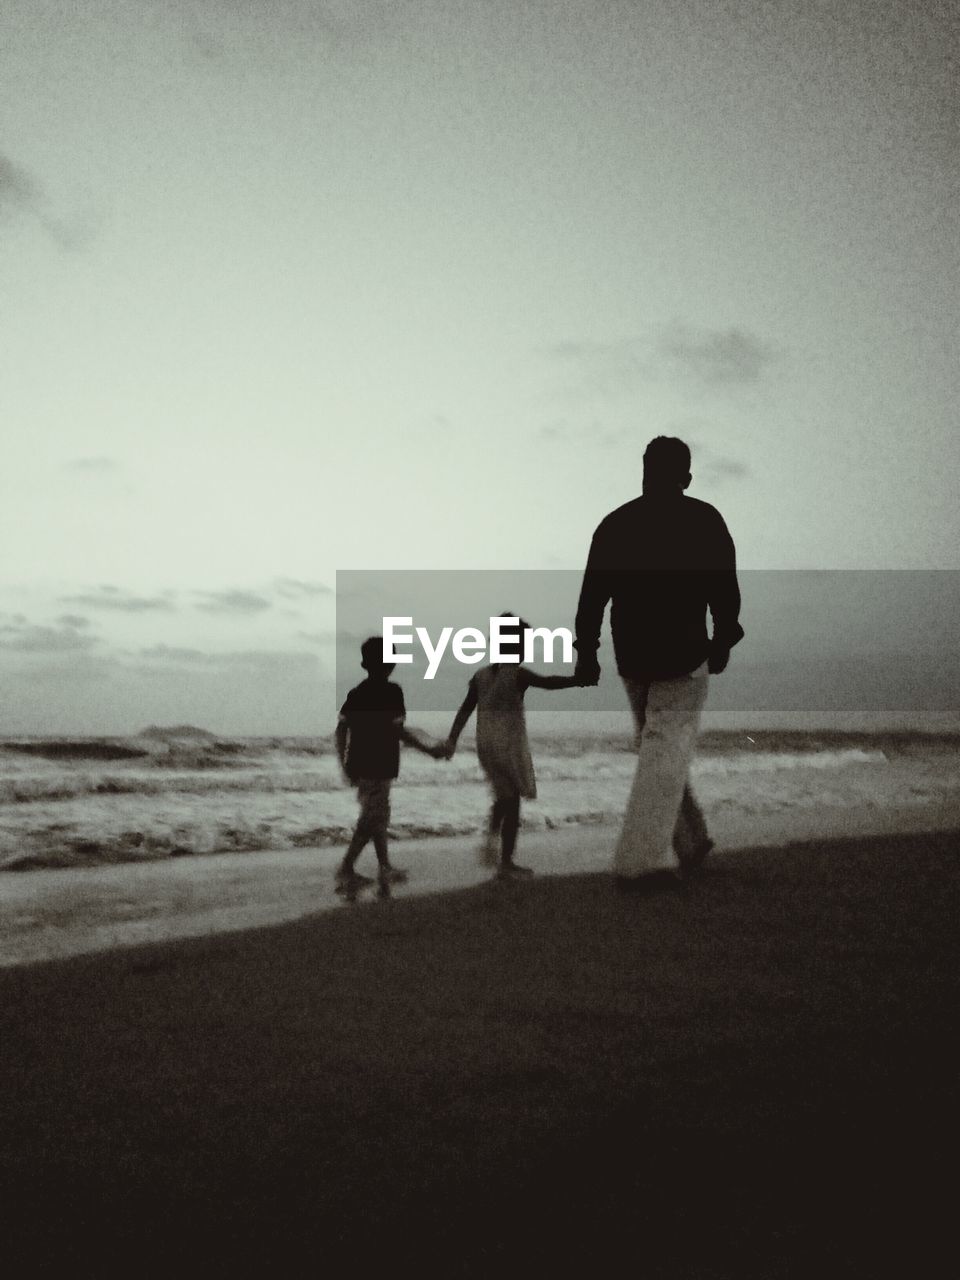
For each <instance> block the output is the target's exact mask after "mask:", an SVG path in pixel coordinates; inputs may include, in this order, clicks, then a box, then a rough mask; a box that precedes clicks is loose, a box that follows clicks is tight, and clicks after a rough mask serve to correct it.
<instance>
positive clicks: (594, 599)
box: [576, 494, 743, 680]
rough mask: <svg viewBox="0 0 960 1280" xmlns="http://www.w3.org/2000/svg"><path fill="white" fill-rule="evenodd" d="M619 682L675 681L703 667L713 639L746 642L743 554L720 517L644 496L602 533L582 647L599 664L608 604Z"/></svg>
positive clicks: (686, 502)
mask: <svg viewBox="0 0 960 1280" xmlns="http://www.w3.org/2000/svg"><path fill="white" fill-rule="evenodd" d="M608 600H610V601H612V604H611V608H610V629H611V631H612V633H613V649H614V653H615V655H616V660H617V670H618V671H619V673H620V675H622V676H628V677H631V678H633V679H637V680H667V679H671V678H673V677H676V676H681V675H686V674H688V673H689V672H691V671H694V670H696V669H697V667H699V666H701V665H702V663H703V662H704V660H705V659H706V658H707V656H708V654H709V652H710V639H709V637H708V635H707V626H706V614H707V610H708V609H709V611H710V614H711V616H712V618H713V638H714V640H715V641H716V642H717V643H718V644H719V645H721V646H727V647H732V646H733V645H735V644H736V643H737V641H738V640H740V639H741V637H742V636H743V628H742V627H741V626H740V623H739V613H740V589H739V587H738V585H737V572H736V552H735V550H734V545H733V539H732V538H731V537H730V534H729V532H728V530H727V526H726V524H725V523H724V520H723V517H722V516H721V515H720V512H719V511H717V509H716V508H715V507H712V506H711V505H710V504H709V503H708V502H701V501H700V500H699V499H698V498H688V497H686V496H685V495H683V494H678V495H672V496H664V497H660V496H657V497H652V496H649V495H644V496H643V497H640V498H635V499H634V500H633V501H632V502H627V503H625V504H624V506H622V507H618V508H617V510H616V511H612V512H611V513H610V514H609V515H608V516H607V517H606V518H605V519H604V520H602V521H601V522H600V524H599V525H598V526H597V529H596V532H595V533H594V535H593V542H592V543H591V546H590V555H589V558H588V560H587V568H586V571H585V573H584V576H583V586H582V588H581V592H580V603H579V607H578V609H577V622H576V629H577V647H578V649H579V651H580V652H581V653H583V654H591V653H593V652H594V650H595V649H596V648H597V645H598V643H599V639H600V627H601V624H602V622H603V613H604V609H605V608H606V605H607V601H608Z"/></svg>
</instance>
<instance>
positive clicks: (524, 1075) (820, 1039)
mask: <svg viewBox="0 0 960 1280" xmlns="http://www.w3.org/2000/svg"><path fill="white" fill-rule="evenodd" d="M958 844H960V841H958V836H957V834H955V833H951V834H936V833H929V834H926V835H914V836H897V835H885V836H884V835H878V836H860V837H857V838H849V837H848V838H846V839H842V838H834V839H832V840H826V839H812V840H810V841H808V842H805V843H795V844H791V845H789V846H786V847H780V848H775V847H774V848H757V849H753V850H750V849H747V850H742V851H739V852H736V853H731V854H729V855H727V856H721V857H720V858H718V859H717V860H716V862H710V863H708V864H707V866H706V868H705V871H704V875H703V879H702V881H700V882H698V883H697V884H696V885H695V886H692V888H691V891H690V892H689V893H688V894H684V895H666V896H662V897H656V898H650V899H644V898H640V899H638V898H636V897H634V896H633V895H622V894H617V893H614V892H611V887H610V885H609V881H608V880H607V878H606V877H605V876H604V875H602V874H597V873H596V872H595V871H594V872H588V873H581V874H573V875H569V876H553V875H544V876H540V877H536V878H535V879H534V880H532V881H530V882H528V883H524V884H522V885H512V886H506V887H505V888H506V892H502V891H501V887H500V886H496V885H492V884H491V885H484V884H475V885H473V886H472V887H469V888H466V889H463V890H460V891H456V892H449V893H445V894H443V895H442V896H432V897H431V896H415V895H412V896H409V897H407V898H406V899H405V900H403V901H400V900H397V901H390V902H386V903H377V904H376V906H375V907H374V908H372V909H364V908H363V907H361V908H359V909H357V910H340V911H323V912H320V913H317V914H315V915H312V916H310V917H309V918H304V919H300V920H296V921H293V922H291V923H287V924H283V925H279V926H276V927H273V928H261V929H251V930H248V931H246V932H235V933H222V934H219V935H214V934H209V935H207V936H204V937H198V938H194V939H189V940H187V939H183V940H180V941H176V942H166V943H157V944H155V945H152V946H145V947H138V948H117V949H115V950H113V951H110V952H107V953H104V954H100V955H89V956H83V957H79V956H77V957H73V958H65V959H63V960H62V961H60V962H53V963H49V964H38V965H32V966H20V967H15V968H7V969H4V970H2V971H0V1045H2V1061H3V1068H4V1071H5V1078H6V1079H7V1080H9V1081H10V1087H9V1088H8V1089H6V1090H3V1091H2V1092H0V1132H2V1133H3V1136H4V1141H3V1143H2V1144H0V1197H2V1199H3V1203H4V1206H5V1208H6V1209H7V1214H8V1220H9V1230H8V1239H7V1241H6V1252H5V1256H6V1257H7V1258H8V1260H10V1262H11V1265H13V1266H14V1269H15V1271H16V1273H17V1274H18V1275H24V1276H27V1275H35V1274H36V1275H39V1274H62V1273H64V1272H65V1271H66V1270H69V1271H74V1272H75V1271H77V1269H78V1267H79V1270H80V1272H82V1273H84V1274H88V1273H89V1274H101V1273H103V1272H104V1271H105V1270H110V1271H111V1272H112V1270H113V1266H114V1264H116V1265H124V1266H125V1267H126V1268H127V1269H129V1266H130V1263H131V1260H135V1261H136V1266H137V1268H138V1269H139V1270H141V1271H142V1273H143V1274H144V1275H150V1276H153V1275H157V1276H169V1275H173V1274H185V1275H192V1274H195V1273H196V1271H197V1270H198V1269H203V1270H210V1271H211V1272H212V1273H214V1274H221V1273H224V1272H225V1271H226V1270H234V1269H235V1270H237V1271H238V1273H239V1274H248V1273H249V1271H250V1269H251V1268H254V1269H255V1270H257V1271H263V1272H264V1273H268V1272H269V1273H270V1274H275V1273H277V1268H278V1267H280V1269H281V1270H282V1271H284V1272H285V1273H286V1274H291V1275H301V1274H314V1273H315V1272H316V1271H317V1270H318V1268H319V1269H323V1270H325V1271H326V1270H331V1269H332V1270H334V1271H336V1272H337V1273H338V1274H339V1273H340V1272H343V1274H353V1275H373V1274H380V1273H382V1272H384V1271H385V1269H387V1268H389V1269H390V1273H391V1274H395V1273H398V1272H403V1271H407V1270H410V1271H412V1272H413V1273H415V1274H417V1275H420V1276H424V1277H433V1276H437V1277H438V1278H439V1277H444V1280H446V1277H449V1276H459V1277H476V1278H477V1280H481V1278H483V1280H486V1278H487V1277H489V1276H491V1275H499V1276H504V1277H511V1276H514V1275H516V1276H520V1275H526V1276H530V1275H557V1276H561V1275H572V1274H577V1275H616V1274H626V1272H625V1271H624V1269H623V1268H624V1263H626V1264H627V1265H628V1269H629V1270H630V1272H631V1273H632V1272H634V1271H635V1272H636V1274H638V1275H640V1274H643V1275H650V1276H656V1277H658V1278H660V1280H663V1278H664V1277H676V1280H680V1278H681V1277H683V1278H684V1280H692V1278H693V1277H696V1280H705V1278H706V1277H712V1278H714V1280H720V1278H723V1280H800V1278H801V1277H807V1276H811V1275H830V1276H833V1275H838V1276H839V1275H844V1276H849V1277H857V1278H858V1280H868V1278H869V1277H874V1276H877V1275H882V1274H889V1273H891V1272H893V1273H895V1274H900V1275H920V1274H934V1273H935V1272H936V1268H937V1266H938V1265H940V1263H941V1262H942V1257H943V1256H945V1250H947V1249H948V1248H952V1244H953V1242H952V1237H951V1232H952V1221H953V1215H952V1199H951V1192H952V1187H951V1184H950V1180H949V1178H946V1179H945V1178H944V1177H943V1172H942V1170H943V1167H944V1166H943V1160H944V1159H947V1160H949V1158H950V1154H951V1153H952V1151H953V1149H954V1146H955V1139H956V1136H957V1123H956V1122H957V1113H958V1090H957V1078H956V1067H955V1053H954V1052H953V1048H954V1045H955V1036H956V994H957V974H958V972H960V950H958V948H960V938H958V935H957V930H956V920H957V918H958V915H960V877H958V875H957V868H958V859H957V852H958ZM514 890H515V891H514Z"/></svg>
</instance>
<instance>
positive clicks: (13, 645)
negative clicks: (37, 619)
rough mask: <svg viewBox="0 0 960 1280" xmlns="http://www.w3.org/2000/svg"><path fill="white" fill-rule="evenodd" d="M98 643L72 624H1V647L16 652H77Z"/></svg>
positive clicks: (94, 638)
mask: <svg viewBox="0 0 960 1280" xmlns="http://www.w3.org/2000/svg"><path fill="white" fill-rule="evenodd" d="M98 643H99V641H98V640H97V639H96V637H94V636H88V635H83V634H82V633H81V632H80V631H78V630H77V628H76V627H72V626H61V627H41V626H31V625H29V624H28V625H26V626H16V625H13V626H9V625H5V626H0V649H6V650H8V651H11V652H15V653H75V652H77V651H78V650H86V649H91V648H92V647H93V646H94V645H96V644H98Z"/></svg>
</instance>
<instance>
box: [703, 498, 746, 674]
mask: <svg viewBox="0 0 960 1280" xmlns="http://www.w3.org/2000/svg"><path fill="white" fill-rule="evenodd" d="M717 520H718V522H719V527H718V529H717V532H716V534H715V539H716V541H715V543H714V548H713V551H714V554H713V556H712V559H713V562H714V567H713V568H712V569H711V571H710V580H709V587H708V599H707V603H708V605H709V608H710V617H711V618H712V620H713V637H712V639H711V641H710V656H709V659H708V669H709V670H710V672H711V673H712V674H714V675H719V674H720V672H721V671H723V670H724V669H725V668H726V665H727V663H728V661H729V660H730V650H731V649H732V648H733V646H734V645H735V644H738V643H739V642H740V641H741V640H742V639H743V634H744V632H743V627H741V625H740V586H739V584H738V582H737V552H736V548H735V547H734V544H733V538H731V536H730V531H729V530H728V529H727V526H726V524H725V523H724V520H723V517H722V516H721V515H719V513H718V515H717Z"/></svg>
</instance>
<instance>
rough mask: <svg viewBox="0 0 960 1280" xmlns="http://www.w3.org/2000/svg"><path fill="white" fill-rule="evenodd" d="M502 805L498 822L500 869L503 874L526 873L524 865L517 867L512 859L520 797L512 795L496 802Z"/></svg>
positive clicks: (518, 827)
mask: <svg viewBox="0 0 960 1280" xmlns="http://www.w3.org/2000/svg"><path fill="white" fill-rule="evenodd" d="M497 803H498V804H500V805H501V806H502V818H501V822H500V870H501V872H502V873H503V874H505V875H510V874H511V873H513V874H520V875H523V874H527V868H526V867H518V866H517V864H516V863H515V862H514V860H513V854H514V850H515V849H516V847H517V832H518V831H519V830H520V797H519V796H518V795H512V796H509V797H505V798H504V799H502V800H499V801H498V802H497Z"/></svg>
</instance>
